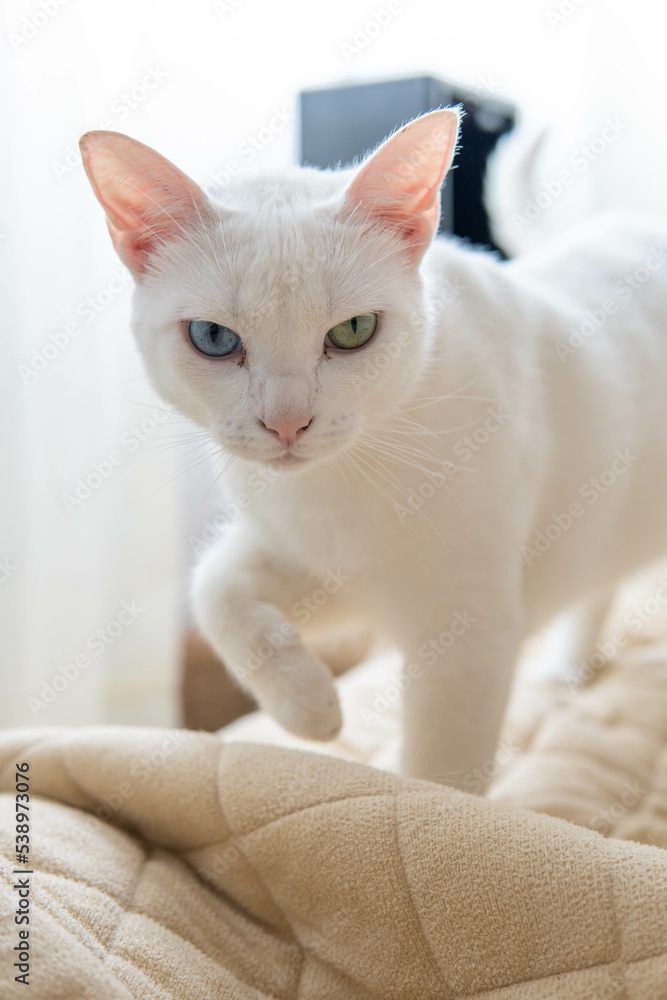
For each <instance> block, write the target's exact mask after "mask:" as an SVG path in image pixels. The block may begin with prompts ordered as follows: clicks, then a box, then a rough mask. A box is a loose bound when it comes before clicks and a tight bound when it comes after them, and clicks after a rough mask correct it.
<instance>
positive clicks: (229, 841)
mask: <svg viewBox="0 0 667 1000" xmlns="http://www.w3.org/2000/svg"><path fill="white" fill-rule="evenodd" d="M643 640H647V635H645V636H644V637H643ZM622 645H623V649H622V651H621V653H622V655H620V654H619V656H618V657H617V658H616V659H617V662H616V663H615V664H613V665H611V666H609V667H607V668H606V669H605V670H604V671H602V672H601V674H600V676H599V677H598V679H597V680H596V681H595V683H593V685H592V686H591V687H589V688H587V689H584V690H581V691H577V692H575V693H574V694H572V693H570V692H569V691H568V690H567V689H566V688H565V686H564V685H560V686H558V685H547V686H545V685H538V686H535V685H533V687H532V688H531V689H530V691H531V694H530V697H524V699H523V700H522V701H521V702H517V703H516V704H515V710H514V713H513V719H514V721H512V722H511V723H510V726H509V728H508V731H507V733H506V735H505V737H504V741H503V750H502V754H504V756H503V758H502V762H504V766H503V767H502V769H500V773H499V774H498V777H497V780H496V784H495V787H494V790H493V793H492V794H493V796H494V797H493V798H492V799H480V798H477V797H474V796H472V795H466V794H462V793H459V792H455V791H452V790H451V789H448V788H446V787H440V786H437V785H434V784H430V783H426V782H416V781H408V782H404V781H401V780H400V779H399V778H398V777H397V776H395V775H394V774H392V773H390V772H389V771H383V770H378V769H376V768H373V767H369V766H367V765H366V764H362V763H359V762H358V761H355V760H352V759H347V760H346V759H341V757H340V756H339V757H334V756H331V755H328V754H325V753H319V754H313V753H308V752H304V751H303V750H300V749H292V748H285V747H278V746H275V745H261V744H248V743H239V742H232V739H234V738H236V739H237V738H238V737H239V735H243V730H244V728H245V731H246V734H248V733H252V732H253V729H254V730H256V731H257V733H258V734H259V738H267V737H266V724H265V723H264V722H262V721H261V720H257V719H255V720H253V719H249V720H247V721H243V722H241V723H238V724H235V726H233V727H231V732H230V733H229V734H228V736H227V739H226V741H223V739H221V738H219V737H217V736H213V735H208V734H204V733H192V732H185V731H181V730H173V731H156V730H150V729H141V730H140V729H124V728H95V729H72V730H63V729H50V730H49V729H35V730H23V731H17V730H14V731H9V732H6V733H3V734H2V735H0V789H1V791H2V793H3V794H2V795H1V796H0V804H1V811H0V841H1V843H0V847H1V853H2V857H3V861H2V874H3V879H2V882H1V883H0V921H1V922H0V995H1V996H2V998H3V1000H13V998H16V997H24V996H34V997H37V998H39V1000H79V998H81V1000H83V998H86V1000H112V998H113V1000H121V998H122V1000H130V998H160V1000H167V998H169V1000H186V998H187V1000H216V998H225V1000H227V998H230V1000H231V998H234V1000H260V998H269V997H271V998H281V1000H282V998H284V1000H296V998H299V1000H329V998H330V1000H334V998H335V1000H343V998H344V1000H370V998H377V1000H385V998H390V997H391V998H394V997H395V998H410V1000H426V998H438V1000H446V998H454V997H467V998H480V1000H481V998H484V1000H534V998H535V1000H622V998H626V1000H667V749H666V748H667V647H665V646H660V645H659V643H658V642H657V641H656V640H655V639H654V638H651V641H648V640H647V641H642V643H639V642H634V643H628V644H627V647H628V648H627V649H626V644H625V643H623V644H622ZM370 670H371V672H370V674H369V673H367V674H366V675H365V679H364V678H363V672H362V675H360V676H362V681H363V683H362V684H361V687H360V686H359V681H358V680H357V681H354V680H353V679H350V681H349V682H348V683H349V685H350V687H349V692H348V704H347V707H346V712H347V715H348V718H349V719H350V720H351V724H352V730H351V735H350V732H348V735H347V737H346V740H347V742H346V743H345V740H344V741H342V742H341V743H340V744H339V746H338V748H337V752H338V753H339V755H342V756H346V757H348V758H351V757H355V756H356V757H365V758H366V759H369V760H370V759H373V760H375V762H376V763H379V762H380V760H379V757H380V756H381V754H382V752H386V751H387V747H388V746H389V745H390V744H391V741H392V739H394V737H395V733H393V731H392V726H391V724H390V721H391V720H390V716H391V712H390V711H387V712H376V713H375V714H376V715H377V719H373V718H372V716H368V714H367V712H366V714H365V715H364V712H363V711H362V709H363V708H364V705H365V706H366V707H367V708H370V709H371V711H374V709H373V708H372V706H373V705H375V706H376V708H378V707H381V705H380V702H378V700H377V697H378V695H380V696H382V695H383V693H384V695H386V696H387V697H386V698H385V700H386V701H387V704H389V702H390V701H391V697H393V694H392V695H391V696H389V688H388V687H387V677H386V673H383V674H382V679H380V675H379V674H373V672H372V670H373V668H372V667H371V668H370ZM364 684H365V685H366V689H365V690H366V694H363V693H362V688H363V686H364ZM379 684H384V687H380V688H378V685H379ZM355 685H356V687H355ZM369 685H370V691H369V688H368V686H369ZM350 692H351V693H350ZM355 698H356V699H357V700H356V704H355V703H354V699H355ZM350 699H351V700H350ZM360 699H361V700H360ZM362 717H363V718H365V722H363V723H362V721H361V720H362ZM355 718H356V720H357V721H356V723H355ZM374 722H375V723H376V724H377V727H379V728H377V729H376V731H374V730H373V723H374ZM258 727H259V728H258ZM383 727H384V728H383ZM234 729H236V736H235V735H234ZM260 730H261V732H260ZM261 733H264V737H262V735H261ZM500 762H501V757H499V760H498V762H490V766H492V767H493V768H494V769H495V768H498V767H499V763H500ZM17 764H21V765H22V766H24V767H25V765H26V764H29V772H28V773H29V775H30V778H29V785H30V795H31V801H30V815H31V823H30V825H31V829H30V838H31V856H30V866H29V868H28V869H27V871H29V872H30V873H31V874H29V875H25V874H16V873H15V872H21V870H22V869H24V868H25V867H26V866H24V865H21V864H17V863H16V841H15V837H16V804H15V796H16V774H17V767H16V765H17ZM22 773H23V772H19V774H22ZM21 787H23V786H21ZM21 808H22V807H21ZM538 810H540V811H538ZM546 813H551V814H552V815H551V816H549V815H546ZM554 815H558V816H562V817H565V819H559V818H554ZM567 820H573V821H574V822H568V821H567ZM575 824H578V825H575ZM585 827H589V829H586V828H585ZM590 827H593V829H590ZM598 830H600V831H602V832H604V833H607V834H610V836H608V837H604V836H602V835H601V833H599V832H596V831H598ZM620 838H632V839H620ZM635 841H642V843H637V842H635ZM653 845H656V846H653ZM26 888H27V889H28V892H26ZM26 899H27V901H28V902H27V903H25V902H23V901H22V900H26ZM28 906H29V910H28V912H29V916H30V924H29V925H25V924H24V925H20V924H17V923H15V919H14V917H15V913H16V912H17V911H18V912H19V913H22V912H25V911H26V909H27V907H28ZM26 927H28V928H29V938H28V939H27V940H28V942H29V960H28V963H27V964H29V974H28V975H29V983H30V987H31V990H30V991H27V990H26V989H25V986H24V985H23V983H21V982H20V981H17V980H16V979H15V976H17V975H19V976H20V975H21V974H22V965H21V962H20V961H19V959H20V958H23V959H25V958H26V948H25V941H26V938H25V937H24V938H20V937H19V932H20V930H21V929H23V930H25V929H26ZM21 949H23V950H21ZM15 962H18V963H19V964H18V965H17V966H15V965H14V963H15ZM24 964H25V963H24Z"/></svg>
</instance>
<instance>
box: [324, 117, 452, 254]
mask: <svg viewBox="0 0 667 1000" xmlns="http://www.w3.org/2000/svg"><path fill="white" fill-rule="evenodd" d="M460 118H461V111H460V109H459V108H445V109H443V110H441V111H431V112H429V113H428V114H426V115H422V117H421V118H416V119H415V120H414V121H412V122H410V123H409V124H408V125H404V126H403V128H401V129H399V131H398V132H395V133H394V135H392V136H390V138H389V139H387V140H386V141H385V142H383V144H382V145H381V146H380V148H379V149H378V150H377V151H376V152H375V153H373V154H372V155H371V156H370V157H369V159H367V160H366V162H365V163H364V164H363V166H362V167H361V169H360V170H359V172H358V173H357V176H356V177H355V178H354V180H353V181H352V184H351V185H350V187H349V188H348V190H347V192H346V195H345V203H344V208H343V212H344V214H345V215H347V216H350V215H352V214H353V213H354V217H356V218H360V219H361V220H366V219H367V220H368V221H370V222H375V223H378V224H380V225H382V226H387V227H390V228H391V229H393V230H394V231H396V232H398V233H399V235H400V236H401V237H402V238H403V239H404V240H405V243H406V248H407V252H408V253H409V255H410V256H411V258H412V259H413V260H414V261H415V262H416V263H418V262H419V261H420V260H421V257H422V255H423V253H424V251H425V250H426V248H427V247H428V245H429V243H430V242H431V240H432V239H433V236H434V235H435V233H436V232H437V229H438V223H439V221H440V187H441V185H442V182H443V180H444V178H445V174H446V173H447V171H448V170H449V168H450V166H451V163H452V160H453V158H454V153H455V152H456V143H457V139H458V134H459V122H460Z"/></svg>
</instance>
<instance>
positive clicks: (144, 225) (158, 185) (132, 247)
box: [80, 132, 208, 278]
mask: <svg viewBox="0 0 667 1000" xmlns="http://www.w3.org/2000/svg"><path fill="white" fill-rule="evenodd" d="M80 147H81V154H82V157H83V163H84V167H85V170H86V173H87V175H88V178H89V180H90V183H91V185H92V187H93V191H94V192H95V195H96V197H97V199H98V201H99V202H100V203H101V204H102V206H103V207H104V210H105V212H106V214H107V223H108V226H109V232H110V233H111V239H112V241H113V244H114V247H115V249H116V252H117V253H118V255H119V256H120V258H121V260H122V261H123V262H124V263H125V264H126V265H127V266H128V267H129V268H130V270H131V271H132V272H133V274H134V275H135V277H137V278H139V277H140V276H141V275H142V274H144V273H145V271H146V268H147V266H148V261H149V258H150V256H151V254H153V253H154V252H155V250H156V249H157V248H158V246H159V245H160V244H161V243H163V242H164V241H169V240H173V239H176V238H178V237H179V236H182V235H183V232H184V230H185V229H186V227H187V225H188V223H191V222H192V220H193V218H194V217H195V216H196V215H197V214H198V213H199V214H202V212H204V211H206V210H207V208H208V202H207V200H206V197H205V195H204V193H203V192H202V191H201V189H200V188H199V187H197V185H196V184H195V183H194V181H191V180H190V178H189V177H187V176H186V175H185V174H184V173H183V172H182V171H180V170H179V169H178V168H177V167H175V166H174V165H173V163H170V162H169V160H167V159H165V158H164V157H163V156H160V154H159V153H156V152H155V151H154V150H152V149H150V148H149V147H148V146H144V145H143V143H141V142H137V141H136V140H135V139H130V138H129V136H126V135H121V134H120V133H118V132H88V133H86V135H84V136H83V137H82V139H81V142H80Z"/></svg>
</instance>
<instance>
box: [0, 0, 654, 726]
mask: <svg viewBox="0 0 667 1000" xmlns="http://www.w3.org/2000/svg"><path fill="white" fill-rule="evenodd" d="M663 34H664V33H663V28H662V11H661V9H660V8H659V7H658V4H657V3H656V2H649V0H635V2H634V3H633V4H632V5H631V6H628V5H627V4H625V3H620V2H616V0H505V2H504V3H502V4H499V3H497V2H493V0H470V2H468V3H465V4H464V3H461V4H443V3H442V2H438V0H386V2H385V0H375V2H374V3H364V2H362V3H359V0H354V2H352V0H337V2H336V3H335V4H334V3H328V2H323V3H318V4H315V3H311V4H307V3H305V2H303V0H302V2H296V0H283V2H281V3H279V4H277V3H275V2H271V0H193V2H190V3H188V4H185V3H179V2H175V0H160V2H159V3H158V2H156V0H147V2H143V3H140V4H137V3H136V0H133V2H130V0H116V2H115V3H113V4H111V3H109V2H99V3H95V4H84V3H83V0H26V2H23V0H21V2H19V0H12V2H7V3H5V5H4V18H3V28H2V37H1V39H0V48H1V57H0V86H1V92H2V108H1V110H0V116H1V120H2V130H1V131H2V145H3V155H2V158H1V159H0V181H1V183H0V192H1V195H0V280H1V281H2V286H3V294H2V338H3V339H2V347H3V349H2V358H3V361H2V366H1V368H0V439H1V442H2V443H1V449H2V450H1V460H0V470H1V476H0V515H1V518H0V686H1V689H2V697H1V698H0V724H1V725H3V726H9V725H14V726H20V725H34V724H39V725H61V724H72V723H130V724H148V725H151V724H155V725H170V724H174V723H178V722H180V721H182V719H183V718H184V715H183V713H184V695H183V677H184V671H185V666H184V664H185V663H186V661H187V662H188V663H189V664H190V666H189V668H188V669H192V663H193V658H194V659H196V652H193V643H196V639H195V638H194V637H193V636H192V633H191V630H190V625H189V611H188V599H187V589H188V582H187V581H188V573H189V569H190V566H191V564H192V561H193V559H194V558H195V557H196V554H197V552H198V551H200V550H201V548H202V546H204V545H205V544H206V543H207V541H210V540H211V539H212V538H213V537H215V536H216V533H217V532H218V531H219V530H220V529H221V526H222V525H223V524H224V522H225V520H226V519H228V518H229V516H230V511H229V510H228V509H227V508H226V506H225V503H224V501H223V500H222V499H221V498H220V497H219V496H218V495H217V493H216V485H215V474H214V470H213V469H212V468H211V466H210V465H209V464H207V461H206V456H205V450H204V449H202V448H201V447H200V445H198V444H197V442H196V441H194V440H193V439H192V438H191V437H190V435H191V433H192V428H191V427H189V426H188V424H187V423H186V421H184V420H183V419H181V418H179V417H178V416H176V415H174V414H171V413H169V412H168V411H167V410H166V409H165V408H163V406H162V404H161V403H160V401H159V400H157V399H156V398H154V396H153V394H152V392H151V390H150V387H149V385H148V382H147V380H146V378H145V376H144V374H143V370H142V366H141V362H140V360H139V359H138V355H137V352H136V350H135V347H134V344H133V341H132V338H131V334H130V328H129V324H130V310H131V282H130V281H129V279H128V274H127V272H126V271H125V269H124V268H123V267H122V266H121V264H120V262H119V261H118V259H117V258H116V257H115V255H114V253H113V250H112V247H111V242H110V240H109V238H108V235H107V232H106V227H105V224H104V217H103V212H102V210H101V208H100V206H99V205H98V204H97V202H96V201H95V199H94V197H93V194H92V192H91V189H90V187H89V185H88V182H87V180H86V178H85V175H84V172H83V169H82V167H81V164H80V161H79V157H78V152H77V141H78V138H79V136H80V135H81V134H82V133H83V132H84V131H86V130H89V129H94V128H100V127H101V128H109V129H113V130H116V131H121V132H125V133H127V134H128V135H131V136H133V137H135V138H137V139H139V140H141V141H142V142H144V143H147V144H148V145H150V146H153V147H155V148H156V149H157V150H159V151H160V152H161V153H163V154H164V155H166V156H167V157H168V158H169V159H171V160H172V161H173V162H175V163H176V164H177V165H178V166H180V167H181V168H182V169H183V170H184V171H185V172H186V173H188V174H189V175H190V176H191V177H193V178H194V179H195V180H196V181H198V182H199V183H200V184H201V185H202V186H203V187H204V189H207V188H208V189H210V188H211V187H212V186H214V185H216V184H218V185H222V187H223V188H224V185H225V183H226V182H227V178H228V175H229V172H230V169H236V168H231V164H239V165H240V166H239V168H238V169H240V170H241V171H254V170H258V169H262V168H268V167H276V166H281V165H284V164H289V163H292V162H298V161H299V158H300V155H301V152H300V151H301V136H300V102H299V95H300V93H301V92H303V91H304V90H313V89H318V88H335V87H343V86H348V85H350V84H360V83H374V82H378V81H396V80H405V79H407V78H411V77H423V76H431V77H434V78H437V79H439V80H442V81H447V82H448V83H450V84H452V85H454V86H457V87H462V88H465V89H466V90H467V92H468V94H469V95H472V97H473V103H474V100H475V99H477V100H479V102H480V106H481V104H483V102H486V101H489V100H493V101H500V102H504V103H506V104H508V105H510V106H512V107H513V108H514V109H515V111H516V126H515V128H514V129H512V130H511V131H510V132H508V133H507V135H506V136H505V137H504V138H503V139H502V140H501V141H500V142H499V144H498V146H497V149H496V153H495V155H494V158H493V160H492V163H491V167H490V173H489V182H488V185H487V202H488V206H489V214H490V217H491V231H492V238H493V240H494V242H495V243H496V244H497V245H498V246H499V247H500V248H501V249H502V251H503V252H504V253H506V254H507V255H508V256H512V255H514V254H519V253H524V252H526V251H527V250H529V249H531V248H532V247H534V246H538V245H539V244H540V243H543V242H545V241H546V240H547V239H548V238H549V237H550V236H552V235H553V234H555V233H556V232H558V231H560V230H562V229H564V228H566V227H567V226H568V225H570V224H571V223H573V222H575V221H576V220H577V219H580V218H583V217H585V216H587V215H590V214H592V213H594V212H595V211H598V210H600V209H602V208H604V207H607V206H611V205H625V206H627V207H630V208H636V209H639V210H642V211H645V212H649V213H651V214H653V215H656V214H661V215H667V101H666V99H665V97H666V94H667V87H666V83H667V71H666V69H665V56H664V37H663ZM395 124H400V122H399V121H397V122H396V123H395ZM376 138H377V137H376V136H373V137H372V140H371V144H372V143H374V142H375V141H376ZM186 695H187V692H186ZM186 701H187V697H186ZM196 721H197V720H195V722H196ZM202 724H203V723H202Z"/></svg>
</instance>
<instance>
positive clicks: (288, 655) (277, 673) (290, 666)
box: [251, 647, 343, 740]
mask: <svg viewBox="0 0 667 1000" xmlns="http://www.w3.org/2000/svg"><path fill="white" fill-rule="evenodd" d="M251 686H252V691H253V694H254V695H255V697H256V698H257V700H258V701H259V703H260V705H261V707H262V708H263V709H264V710H265V711H266V712H268V713H269V715H271V716H273V718H274V719H275V720H276V722H279V723H280V725H281V726H283V727H284V728H285V729H287V731H288V732H290V733H294V735H295V736H300V737H302V739H307V740H332V739H333V738H334V737H335V736H337V735H338V733H339V732H340V728H341V726H342V723H343V717H342V715H341V711H340V705H339V703H338V695H337V694H336V688H335V686H334V682H333V679H332V677H331V674H330V673H329V671H328V669H327V668H326V667H325V665H324V664H323V663H322V662H321V661H320V660H318V659H317V657H316V656H313V654H312V653H309V652H308V650H306V649H304V648H303V647H298V648H292V649H286V650H281V652H280V653H279V654H277V655H276V656H274V657H273V658H272V660H271V662H270V663H267V664H265V665H264V666H263V667H262V668H261V669H260V670H259V671H257V674H256V675H255V676H254V677H253V679H252V681H251Z"/></svg>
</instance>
